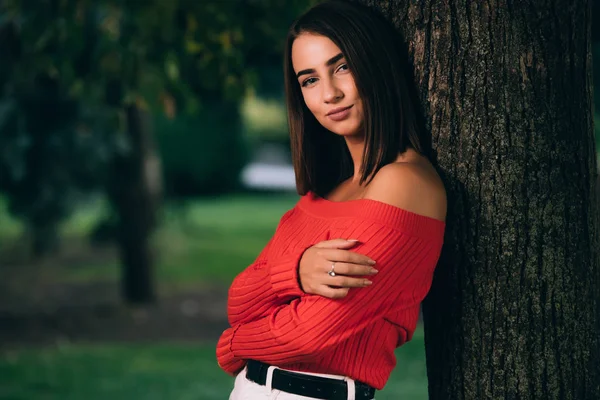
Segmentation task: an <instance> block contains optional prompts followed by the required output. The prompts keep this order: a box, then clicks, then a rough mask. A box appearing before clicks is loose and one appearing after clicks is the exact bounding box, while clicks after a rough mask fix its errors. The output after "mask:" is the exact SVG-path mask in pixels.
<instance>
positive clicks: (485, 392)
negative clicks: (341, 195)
mask: <svg viewBox="0 0 600 400" xmlns="http://www.w3.org/2000/svg"><path fill="white" fill-rule="evenodd" d="M361 2H362V3H365V4H367V5H370V6H373V7H375V8H377V9H379V10H380V11H381V12H382V13H383V14H384V15H386V16H387V17H388V18H389V19H390V20H392V21H394V22H395V23H396V26H397V27H398V28H399V29H400V30H401V31H402V33H403V34H404V36H405V38H406V41H407V43H408V52H409V54H410V57H411V58H412V61H413V63H414V71H415V77H414V81H415V84H416V86H417V88H418V91H419V94H420V100H421V102H422V105H423V110H424V112H425V114H426V118H427V121H428V129H429V130H430V132H431V135H432V140H433V145H434V149H435V152H434V153H435V154H436V162H437V163H438V166H439V168H440V171H441V173H442V175H443V178H444V181H445V184H446V188H447V191H448V197H449V212H448V221H447V222H448V225H447V233H446V239H445V247H444V251H443V255H442V259H441V261H440V265H439V266H438V269H437V271H436V276H435V279H434V284H433V286H432V290H431V293H430V295H429V296H428V298H427V299H426V301H425V303H424V322H425V341H426V354H427V372H428V378H429V394H430V398H431V399H444V400H447V399H600V371H599V369H600V341H599V336H600V316H599V312H600V306H599V302H600V269H599V265H598V261H599V260H598V255H599V253H598V247H599V244H598V211H597V200H598V199H597V193H596V190H595V185H596V177H597V173H596V157H595V155H596V152H595V145H594V137H593V128H592V124H593V119H592V65H591V40H590V37H591V36H590V35H591V28H590V27H591V7H590V3H587V2H584V1H575V2H572V1H566V0H562V1H561V0H547V1H535V0H524V1H518V2H513V1H509V2H500V1H495V0H490V1H486V2H479V1H467V2H452V1H441V0H428V1H408V0H389V1H385V2H382V1H376V0H361ZM399 362H402V361H401V360H400V361H399Z"/></svg>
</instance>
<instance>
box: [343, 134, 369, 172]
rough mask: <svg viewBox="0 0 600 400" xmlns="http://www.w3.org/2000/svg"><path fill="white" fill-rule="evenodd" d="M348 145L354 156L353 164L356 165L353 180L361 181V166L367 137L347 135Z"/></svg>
mask: <svg viewBox="0 0 600 400" xmlns="http://www.w3.org/2000/svg"><path fill="white" fill-rule="evenodd" d="M345 139H346V145H347V146H348V151H349V152H350V157H351V158H352V164H353V165H354V172H353V173H352V178H351V180H352V182H359V181H360V177H361V172H360V169H361V166H362V159H363V154H364V152H365V138H364V136H359V137H356V136H350V137H346V138H345Z"/></svg>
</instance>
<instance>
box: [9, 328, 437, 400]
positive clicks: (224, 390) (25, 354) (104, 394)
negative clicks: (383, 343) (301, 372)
mask: <svg viewBox="0 0 600 400" xmlns="http://www.w3.org/2000/svg"><path fill="white" fill-rule="evenodd" d="M396 355H397V357H398V365H397V366H396V369H395V370H394V372H393V373H392V376H391V378H390V380H389V382H388V384H387V386H386V388H385V389H384V390H382V391H380V392H378V393H377V397H376V398H377V400H385V399H389V400H392V399H411V400H420V399H426V398H427V381H426V379H425V360H424V351H423V333H422V330H421V329H418V330H417V332H416V333H415V336H414V338H413V340H412V341H411V342H409V343H407V344H406V345H404V346H403V347H401V348H400V349H398V350H397V352H396ZM232 387H233V378H231V377H229V376H228V375H226V374H225V373H224V372H222V371H221V370H220V369H219V368H218V366H217V365H216V362H215V358H214V348H213V346H210V345H192V344H164V343H154V344H151V345H148V344H144V345H141V344H140V345H138V344H136V345H115V344H96V345H76V346H74V345H67V346H60V347H52V348H46V349H25V350H13V351H10V352H6V353H4V354H3V355H1V356H0V398H1V399H6V400H9V399H11V400H33V399H47V400H53V399H56V400H58V399H61V400H68V399H73V400H79V399H86V400H96V399H98V400H105V399H111V400H131V399H145V400H152V399H156V400H159V399H160V400H163V399H171V400H188V399H189V400H192V399H194V400H196V399H202V400H213V399H214V400H218V399H219V400H220V399H227V396H228V393H229V392H230V391H231V389H232Z"/></svg>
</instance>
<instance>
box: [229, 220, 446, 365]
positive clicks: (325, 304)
mask: <svg viewBox="0 0 600 400" xmlns="http://www.w3.org/2000/svg"><path fill="white" fill-rule="evenodd" d="M368 226H369V229H365V231H363V232H362V233H361V234H359V235H357V234H356V233H357V231H356V229H352V231H353V237H357V236H358V237H357V239H359V240H360V241H361V243H362V244H361V245H359V246H357V247H356V248H355V249H354V250H355V251H357V252H359V253H361V254H365V255H367V256H369V257H371V258H372V259H374V260H376V261H377V268H378V269H379V273H378V274H377V275H375V276H374V277H373V278H372V281H373V285H372V286H371V287H369V288H361V289H357V290H351V291H350V292H349V293H348V295H347V296H346V297H344V298H342V299H339V300H331V299H328V298H324V297H321V296H303V297H300V298H296V299H294V300H292V301H291V302H290V303H289V304H284V305H281V306H279V307H277V308H276V309H275V310H274V311H273V312H272V313H271V314H269V315H268V316H265V317H263V318H261V319H259V320H256V321H253V322H249V323H247V324H238V325H235V326H234V327H233V328H230V329H228V330H226V331H225V332H223V335H222V336H221V338H220V340H219V343H218V345H217V358H218V360H219V363H220V365H221V366H222V368H223V369H225V370H226V371H227V370H228V369H229V368H231V367H234V366H235V365H236V364H238V363H239V362H240V360H242V359H255V360H258V361H263V362H266V363H271V364H276V365H277V364H286V363H293V362H298V361H304V360H309V359H313V358H314V357H316V356H317V355H319V354H321V353H322V352H323V351H324V350H326V349H328V348H330V347H332V346H335V345H337V344H338V343H340V342H342V341H344V340H346V339H347V338H348V337H350V336H353V335H356V334H357V332H359V331H361V330H363V329H365V328H366V327H368V326H369V325H370V324H372V323H373V322H374V321H377V320H380V319H381V318H383V317H384V316H385V315H386V314H387V313H389V312H391V311H393V312H399V311H402V310H407V315H408V314H411V315H412V314H413V313H412V312H409V310H410V311H412V308H414V307H415V306H416V305H418V304H419V303H420V302H421V301H422V299H423V298H424V297H425V295H426V294H427V292H428V290H429V287H430V285H431V280H432V277H433V270H434V268H435V265H436V264H437V260H438V257H439V254H440V250H441V247H442V238H441V237H439V238H435V239H433V238H432V239H427V238H421V237H415V236H412V235H409V234H406V233H403V232H400V231H398V230H396V229H392V228H389V227H387V226H378V225H377V224H369V225H368ZM411 318H412V317H411ZM407 323H408V324H412V323H413V321H407Z"/></svg>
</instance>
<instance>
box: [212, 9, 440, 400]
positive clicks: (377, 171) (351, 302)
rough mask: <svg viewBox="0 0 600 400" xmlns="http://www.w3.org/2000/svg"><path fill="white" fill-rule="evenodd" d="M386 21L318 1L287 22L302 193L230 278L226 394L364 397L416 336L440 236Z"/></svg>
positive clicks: (433, 176)
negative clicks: (231, 381)
mask: <svg viewBox="0 0 600 400" xmlns="http://www.w3.org/2000/svg"><path fill="white" fill-rule="evenodd" d="M401 48H402V43H401V40H400V38H399V36H398V34H397V33H396V31H395V30H394V28H393V27H392V26H391V25H390V24H389V23H388V22H387V21H386V20H385V19H383V18H382V17H381V16H379V15H378V14H376V13H375V12H373V11H371V10H370V9H368V8H366V7H363V6H359V5H356V4H353V3H347V2H343V1H328V2H325V3H321V4H319V5H317V6H315V7H314V8H312V9H311V10H309V11H308V12H307V13H306V14H304V15H303V16H301V17H300V18H299V19H298V20H297V21H296V22H295V23H294V24H293V25H292V27H291V28H290V31H289V34H288V39H287V46H286V51H285V65H284V68H285V85H286V95H287V106H288V118H289V126H290V134H291V139H292V140H291V141H292V153H293V161H294V168H295V172H296V183H297V188H298V192H299V194H300V195H301V196H302V197H301V199H300V200H299V202H298V203H297V204H296V206H295V207H294V208H293V209H292V210H290V211H288V212H287V213H285V214H284V215H283V217H282V218H281V221H280V223H279V226H278V227H277V229H276V231H275V234H274V236H273V238H272V239H271V240H270V241H269V243H268V244H267V246H266V247H265V249H264V250H263V251H262V252H261V254H260V255H259V256H258V258H257V259H256V261H255V262H254V263H253V264H252V265H250V266H249V267H248V268H246V270H244V271H243V272H242V273H241V274H239V275H238V276H237V277H236V278H235V280H234V282H233V284H232V285H231V288H230V290H229V301H228V317H229V322H230V324H231V328H230V329H227V330H226V331H224V332H223V334H222V336H221V338H220V339H219V342H218V344H217V359H218V362H219V365H220V366H221V368H222V369H223V370H225V371H226V372H228V373H229V374H231V375H234V376H235V375H237V377H236V380H235V387H234V390H233V392H232V393H231V397H230V399H232V400H236V399H275V398H277V399H280V400H283V399H372V398H373V396H374V392H375V389H381V388H383V387H384V385H385V383H386V381H387V380H388V378H389V375H390V372H391V371H392V369H393V368H394V366H395V364H396V360H395V357H394V350H395V349H396V348H397V347H398V346H401V345H402V344H404V343H405V342H407V341H408V340H410V339H411V337H412V334H413V332H414V329H415V327H416V323H417V318H418V314H419V306H420V303H421V301H422V300H423V298H424V297H425V295H426V294H427V292H428V291H429V287H430V285H431V280H432V276H433V271H434V268H435V266H436V264H437V261H438V258H439V254H440V251H441V248H442V243H443V237H444V229H445V222H444V220H445V216H446V196H445V190H444V187H443V184H442V182H441V180H440V178H439V176H438V174H437V173H436V170H435V168H434V167H433V166H432V164H431V163H430V160H429V159H428V155H429V148H428V145H427V140H426V139H425V137H424V132H423V131H422V130H419V129H418V127H417V126H418V124H417V123H416V117H415V109H414V107H413V104H412V103H411V98H410V96H409V95H408V90H407V87H408V86H407V78H406V76H405V74H404V73H403V72H402V68H401V66H402V65H405V64H406V63H407V60H406V59H405V58H403V57H402V54H403V53H402V50H401Z"/></svg>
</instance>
